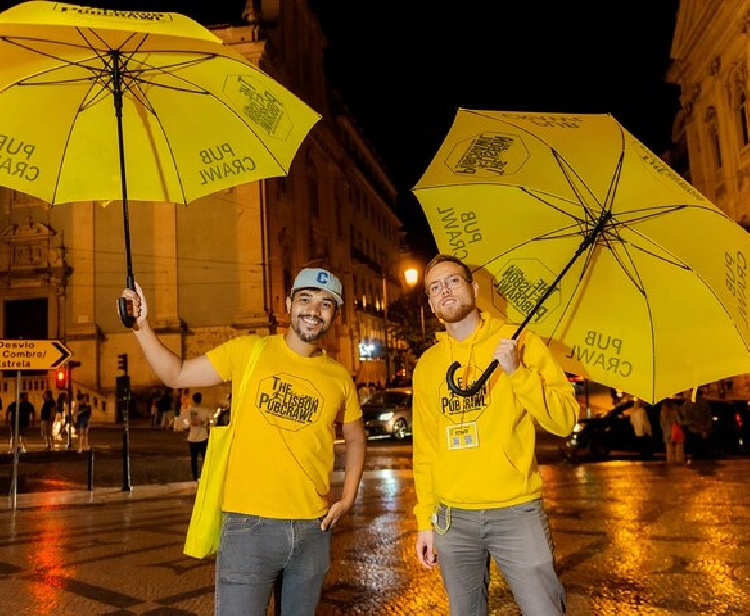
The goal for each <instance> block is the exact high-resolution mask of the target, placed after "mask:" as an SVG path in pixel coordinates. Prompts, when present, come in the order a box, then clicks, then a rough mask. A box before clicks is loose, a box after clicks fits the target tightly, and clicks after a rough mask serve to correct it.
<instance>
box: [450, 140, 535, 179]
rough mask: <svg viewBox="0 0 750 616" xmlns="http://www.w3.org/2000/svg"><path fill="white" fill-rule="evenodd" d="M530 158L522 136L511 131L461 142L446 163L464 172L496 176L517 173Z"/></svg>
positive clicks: (455, 171) (452, 168)
mask: <svg viewBox="0 0 750 616" xmlns="http://www.w3.org/2000/svg"><path fill="white" fill-rule="evenodd" d="M528 159H529V151H528V150H527V149H526V146H525V145H524V144H523V141H522V139H521V137H519V136H518V135H513V134H510V133H480V134H478V135H475V136H474V137H471V138H470V139H466V140H464V141H460V142H458V144H456V147H454V148H453V150H452V151H451V153H450V154H449V155H448V158H447V159H446V161H445V163H446V165H448V167H449V168H450V169H451V171H453V173H458V174H461V175H472V176H475V177H492V178H494V177H497V176H499V175H508V174H511V173H517V172H518V170H519V169H520V168H521V167H522V166H523V165H524V163H525V162H526V161H527V160H528Z"/></svg>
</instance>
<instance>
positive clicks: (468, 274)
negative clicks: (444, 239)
mask: <svg viewBox="0 0 750 616" xmlns="http://www.w3.org/2000/svg"><path fill="white" fill-rule="evenodd" d="M441 263H455V264H456V265H458V266H459V267H460V268H461V269H462V270H463V276H464V278H465V279H466V282H468V283H472V282H474V274H473V273H472V271H471V268H470V267H469V266H468V265H466V263H464V262H463V261H461V259H459V258H458V257H455V256H453V255H446V254H439V255H436V256H434V257H433V258H432V259H431V260H430V262H429V263H428V264H427V266H426V267H425V268H424V276H423V280H424V286H425V291H427V274H429V273H430V270H431V269H432V268H433V267H435V266H437V265H440V264H441Z"/></svg>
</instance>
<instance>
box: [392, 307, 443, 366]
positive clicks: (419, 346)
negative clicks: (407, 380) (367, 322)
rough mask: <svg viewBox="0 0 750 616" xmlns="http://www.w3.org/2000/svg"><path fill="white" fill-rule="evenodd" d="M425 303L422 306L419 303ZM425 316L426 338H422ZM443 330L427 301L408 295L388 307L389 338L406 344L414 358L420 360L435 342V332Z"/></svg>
mask: <svg viewBox="0 0 750 616" xmlns="http://www.w3.org/2000/svg"><path fill="white" fill-rule="evenodd" d="M420 301H424V303H423V304H422V305H421V310H420V304H419V303H418V302H420ZM422 315H424V333H425V335H424V337H423V336H422ZM440 329H442V327H441V326H440V323H439V321H438V320H437V318H435V315H434V314H432V311H431V310H430V307H429V306H428V305H427V301H426V300H422V298H421V297H418V296H417V295H416V294H415V293H406V294H404V295H402V296H401V297H399V298H398V299H397V300H395V301H394V302H391V303H390V304H389V305H388V336H389V337H390V338H391V339H393V340H400V341H403V342H405V343H406V346H407V347H408V349H409V351H411V353H412V354H413V355H414V358H415V359H417V358H419V356H420V355H422V353H424V352H425V351H426V350H427V349H428V348H429V347H431V346H432V345H433V344H434V342H435V332H436V331H439V330H440Z"/></svg>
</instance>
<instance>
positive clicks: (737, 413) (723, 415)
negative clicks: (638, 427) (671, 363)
mask: <svg viewBox="0 0 750 616" xmlns="http://www.w3.org/2000/svg"><path fill="white" fill-rule="evenodd" d="M677 402H678V404H683V403H684V402H683V401H682V400H677ZM709 405H710V407H711V414H712V419H713V421H712V427H711V431H710V434H709V435H708V439H707V441H706V447H705V449H703V450H702V451H700V452H698V451H690V441H691V439H689V438H688V441H687V442H686V445H685V447H686V449H685V453H687V454H688V455H694V456H698V457H711V458H719V457H723V456H725V455H737V454H745V453H747V449H746V447H745V440H744V431H745V430H747V427H746V425H747V415H748V408H747V403H746V402H735V403H732V402H726V401H719V400H710V401H709ZM632 407H633V400H628V401H626V402H622V403H620V404H618V405H617V406H615V407H614V408H612V409H611V410H610V411H608V412H607V413H606V414H604V415H601V416H598V417H585V418H581V419H579V420H578V423H577V424H576V425H575V427H574V428H573V433H572V434H571V435H570V436H569V437H568V438H567V439H566V441H565V444H564V445H563V446H562V448H561V449H562V453H563V454H564V455H565V457H567V458H568V459H576V458H578V457H580V456H585V455H588V456H590V457H592V458H596V459H604V458H608V457H609V456H610V454H611V453H612V452H613V451H628V452H641V443H639V442H638V440H637V439H636V437H635V431H634V430H633V425H632V423H631V422H630V415H629V413H628V410H629V409H631V408H632ZM659 412H660V405H659V404H656V405H653V406H652V405H646V414H647V415H648V418H649V422H650V423H651V430H652V433H653V435H652V451H654V452H659V451H664V439H663V437H662V433H661V425H660V423H659Z"/></svg>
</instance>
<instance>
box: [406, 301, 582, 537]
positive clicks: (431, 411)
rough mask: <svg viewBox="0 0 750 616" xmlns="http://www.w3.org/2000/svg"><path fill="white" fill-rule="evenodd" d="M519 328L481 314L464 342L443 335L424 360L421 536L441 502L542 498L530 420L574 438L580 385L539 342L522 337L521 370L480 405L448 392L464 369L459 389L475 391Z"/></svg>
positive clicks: (489, 504) (483, 395)
mask: <svg viewBox="0 0 750 616" xmlns="http://www.w3.org/2000/svg"><path fill="white" fill-rule="evenodd" d="M515 331H516V326H514V325H512V324H509V323H505V322H504V321H501V320H500V319H497V318H495V317H491V316H490V315H489V314H486V313H482V324H481V325H480V326H479V327H478V328H477V329H476V331H475V332H474V333H473V334H472V335H471V336H469V338H467V339H466V340H463V341H461V342H458V341H456V340H454V339H452V338H451V337H450V336H448V334H447V333H445V332H443V333H440V334H438V343H437V344H435V345H434V346H433V347H431V348H430V349H428V350H427V351H426V352H425V353H424V355H422V357H421V358H420V359H419V362H418V363H417V367H416V369H415V370H414V375H413V388H414V484H415V486H416V490H417V504H416V506H415V507H414V514H415V515H416V516H417V528H418V530H429V529H430V528H431V516H432V514H433V512H434V511H435V508H436V506H437V505H438V504H439V503H443V504H445V505H448V506H450V507H456V508H460V509H491V508H496V507H509V506H511V505H516V504H519V503H524V502H527V501H530V500H533V499H535V498H538V497H539V496H540V495H541V489H542V479H541V477H540V475H539V469H538V468H537V463H536V455H535V453H534V445H535V439H536V435H535V431H534V422H533V419H536V420H537V421H538V422H539V424H540V425H541V426H542V427H543V428H544V429H545V430H547V431H549V432H552V433H554V434H557V435H559V436H566V435H568V434H570V432H571V431H572V430H573V426H575V423H576V421H577V420H578V412H579V409H580V407H579V405H578V402H577V401H576V399H575V394H574V390H573V386H572V385H571V384H570V383H569V382H568V379H567V378H566V376H565V373H564V372H563V370H562V369H561V368H560V366H559V365H558V364H557V363H556V362H555V360H554V359H553V358H552V355H551V354H550V352H549V350H548V349H547V346H546V345H545V344H544V343H543V342H542V340H541V339H540V338H539V337H538V336H536V335H535V334H533V333H532V332H529V331H524V332H523V333H522V334H521V336H520V337H519V340H518V342H519V356H520V364H519V367H518V369H517V370H516V371H515V372H514V373H513V374H512V375H511V376H507V375H505V374H504V373H503V371H502V369H501V368H498V369H497V370H495V371H494V372H493V373H492V376H491V377H490V379H489V380H488V381H487V383H485V385H484V387H483V388H482V389H481V390H480V391H479V392H478V393H477V394H475V395H474V396H471V397H467V398H463V397H461V396H457V395H455V394H454V393H453V392H451V391H450V390H449V389H448V385H447V384H446V381H445V374H446V372H447V370H448V368H449V366H450V365H451V364H452V363H453V362H454V361H458V362H460V363H461V368H459V369H458V370H457V371H456V374H455V379H454V380H455V382H456V383H457V384H458V385H459V386H460V387H462V388H464V389H466V388H468V387H469V386H470V385H471V384H472V383H474V382H475V381H476V379H477V378H478V377H479V375H480V374H481V373H482V372H483V371H484V369H485V368H486V367H487V365H488V364H489V363H490V362H491V361H492V359H493V357H492V356H493V353H494V352H495V348H496V347H497V345H498V342H499V341H500V339H501V338H511V337H512V336H513V333H514V332H515Z"/></svg>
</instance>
